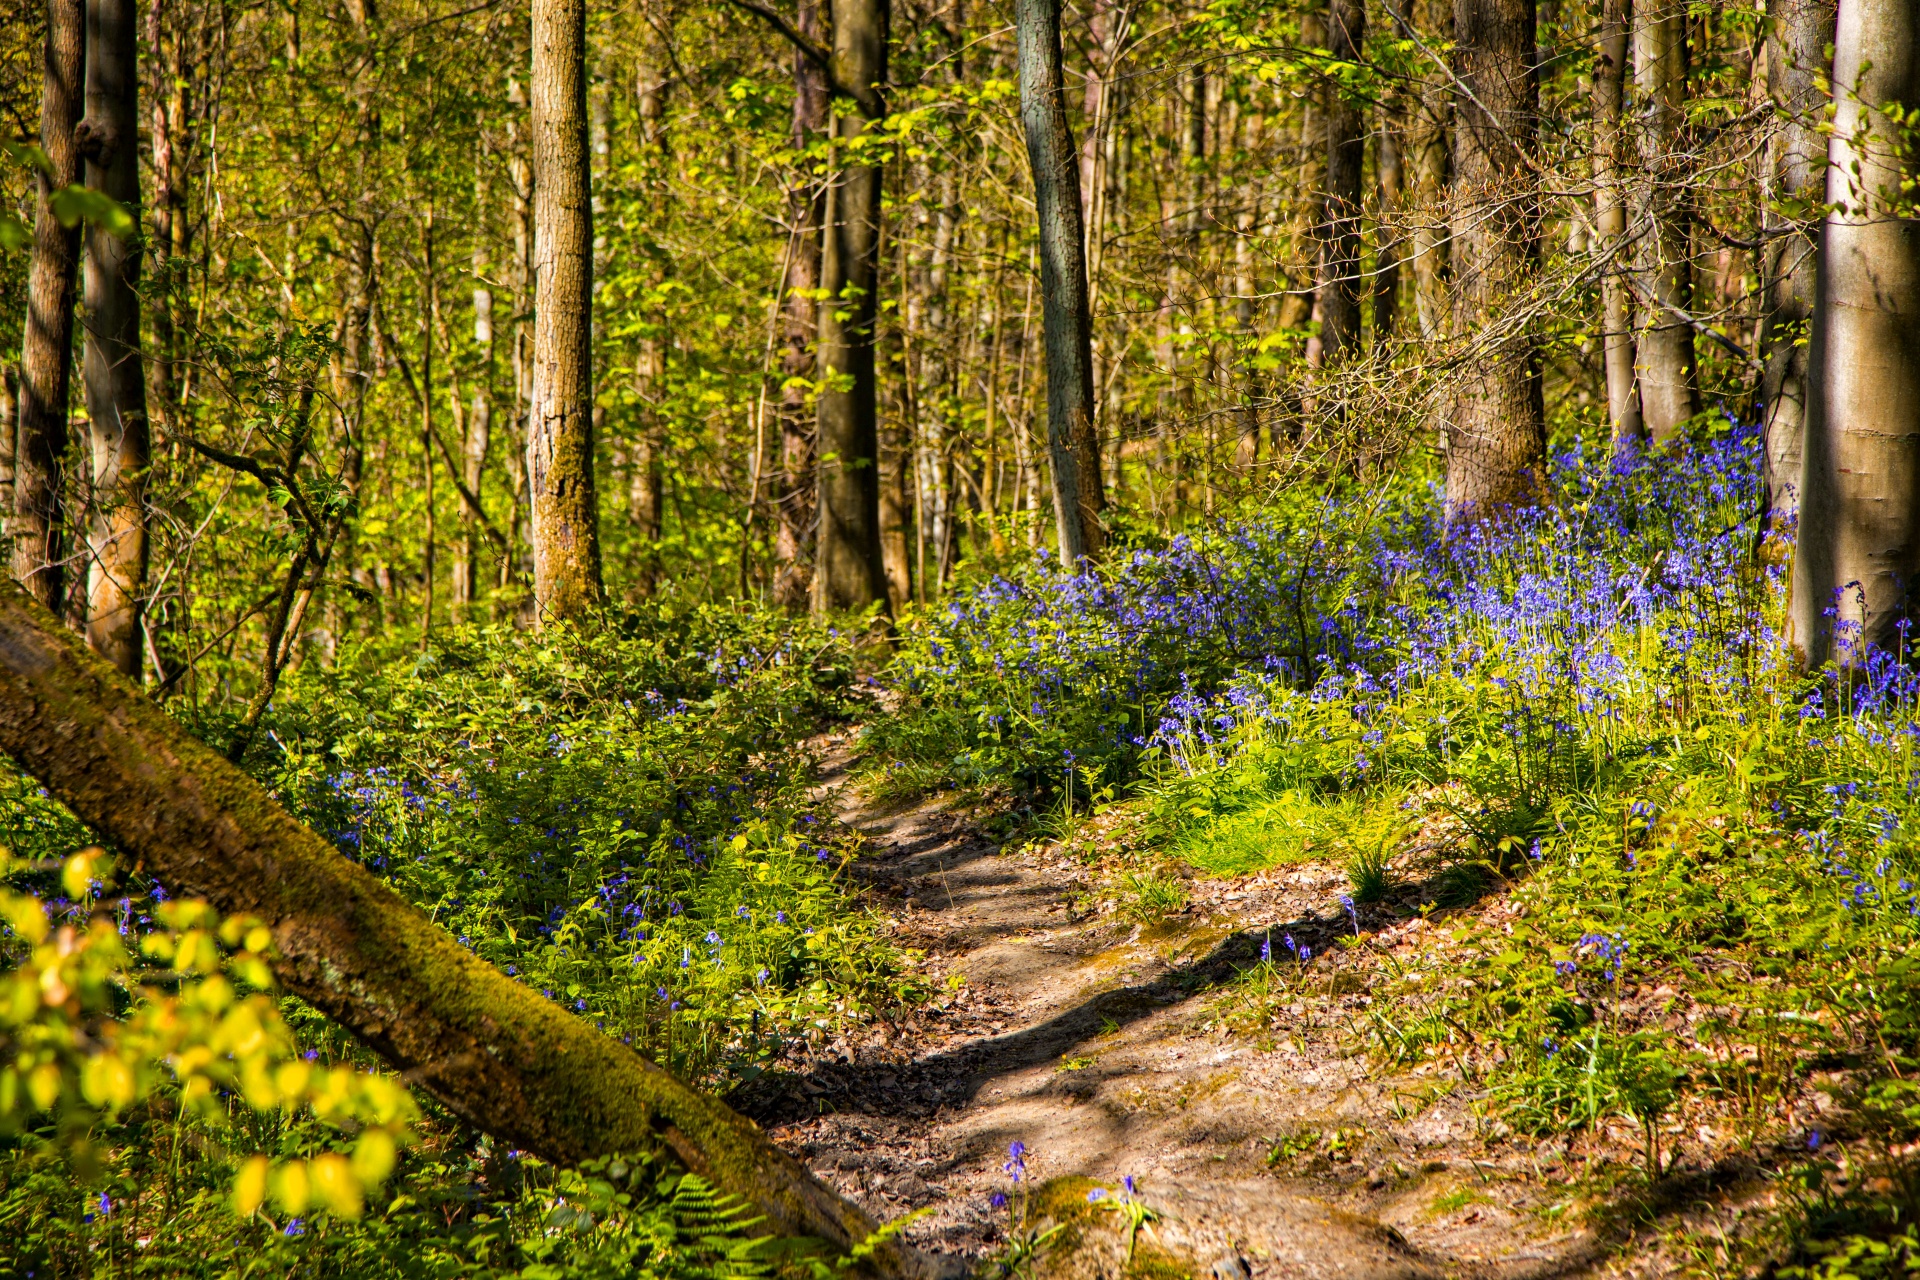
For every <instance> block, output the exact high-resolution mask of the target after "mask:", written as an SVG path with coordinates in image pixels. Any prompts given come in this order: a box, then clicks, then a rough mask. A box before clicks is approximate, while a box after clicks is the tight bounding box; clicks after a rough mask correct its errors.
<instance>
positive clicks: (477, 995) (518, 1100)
mask: <svg viewBox="0 0 1920 1280" xmlns="http://www.w3.org/2000/svg"><path fill="white" fill-rule="evenodd" d="M0 751H5V752H6V753H7V754H8V755H10V756H12V757H13V759H14V760H15V761H16V762H18V764H19V766H20V767H21V768H22V769H24V770H25V771H26V772H28V773H30V774H32V775H33V776H34V777H35V778H37V779H38V780H39V781H40V783H41V784H42V785H43V786H45V787H46V788H47V790H48V792H49V793H51V794H52V795H53V796H54V797H55V798H57V799H58V800H59V801H60V802H61V803H62V804H64V805H66V806H67V808H69V809H70V810H72V811H73V813H74V814H75V816H77V817H78V818H80V819H81V821H83V822H85V823H87V824H88V825H89V826H91V827H92V828H93V829H94V830H95V831H96V832H97V833H98V834H99V835H100V836H102V837H103V838H104V839H105V840H107V841H109V842H111V843H113V844H114V845H117V846H118V847H119V849H120V850H121V851H122V853H123V854H126V855H130V856H132V857H134V858H137V859H139V860H140V861H141V862H142V863H144V864H145V866H146V868H147V870H148V871H149V872H151V873H152V874H153V875H155V876H157V877H158V878H159V879H160V880H161V881H162V882H163V883H164V884H165V885H166V886H167V888H168V889H169V890H171V891H172V892H174V893H175V894H180V895H187V896H192V897H199V898H205V899H206V900H207V901H208V902H209V903H211V904H213V906H215V907H216V908H218V909H219V910H220V911H222V912H224V913H227V914H230V915H248V916H255V917H258V918H259V919H260V920H262V921H264V922H265V923H266V924H267V925H268V926H269V927H270V928H271V929H272V930H273V937H274V942H275V945H276V948H277V950H278V952H279V958H278V959H277V960H276V961H275V962H274V972H275V976H276V977H277V978H278V979H279V981H280V983H281V985H282V986H283V987H284V988H285V989H286V990H287V991H289V992H291V993H293V994H294V995H297V996H299V997H300V998H301V999H303V1000H305V1001H307V1002H308V1003H309V1004H312V1005H313V1006H314V1007H315V1008H317V1009H319V1010H321V1011H322V1012H324V1013H325V1014H326V1015H327V1016H328V1017H330V1018H332V1019H334V1020H335V1021H336V1022H338V1023H339V1024H340V1025H341V1026H342V1027H344V1028H346V1029H347V1030H348V1031H350V1032H351V1033H352V1034H353V1035H354V1036H355V1037H357V1038H358V1039H359V1040H360V1042H361V1043H363V1044H365V1045H366V1046H367V1047H368V1048H370V1049H372V1050H373V1051H374V1052H375V1053H377V1054H379V1055H380V1057H381V1058H382V1059H384V1060H385V1061H386V1062H387V1063H388V1064H389V1065H391V1066H392V1067H393V1068H394V1069H395V1070H396V1071H398V1072H400V1073H401V1075H402V1077H403V1078H404V1079H405V1080H406V1081H407V1082H408V1083H409V1084H410V1085H412V1086H414V1087H416V1088H419V1089H421V1090H424V1091H425V1092H426V1093H428V1094H430V1095H432V1096H433V1097H434V1098H436V1099H438V1100H439V1102H440V1103H441V1104H442V1105H443V1106H445V1107H446V1108H447V1109H448V1110H450V1111H452V1112H453V1113H454V1114H455V1115H458V1116H460V1117H461V1118H462V1119H464V1120H466V1121H467V1122H468V1123H470V1124H472V1125H473V1126H474V1127H475V1128H476V1129H478V1130H480V1131H481V1132H483V1133H486V1134H489V1135H491V1136H492V1137H493V1138H495V1139H496V1140H498V1141H501V1142H504V1143H506V1144H508V1145H510V1146H514V1147H519V1148H522V1149H524V1150H527V1151H530V1152H532V1153H533V1154H535V1155H537V1156H539V1157H540V1158H541V1159H543V1160H548V1161H552V1162H554V1163H556V1164H562V1165H572V1164H577V1163H579V1162H580V1161H583V1160H587V1159H591V1158H593V1157H595V1156H608V1155H617V1154H626V1153H633V1152H638V1151H643V1150H652V1149H657V1148H658V1147H659V1146H662V1145H664V1146H665V1147H666V1148H667V1149H668V1150H669V1151H670V1152H671V1153H672V1154H673V1156H674V1157H675V1158H676V1159H678V1160H679V1161H680V1162H681V1163H683V1164H684V1165H685V1166H686V1167H687V1168H688V1169H690V1170H692V1171H693V1172H695V1173H698V1174H700V1175H701V1176H702V1177H704V1178H706V1179H708V1180H709V1181H711V1182H712V1183H713V1184H715V1185H716V1186H718V1187H720V1188H721V1189H722V1190H724V1191H728V1192H731V1193H732V1194H734V1195H736V1196H738V1197H740V1198H741V1199H742V1200H744V1201H746V1202H747V1203H748V1204H749V1205H751V1206H752V1207H753V1209H754V1211H755V1212H756V1213H759V1214H761V1215H763V1216H764V1218H765V1222H764V1224H763V1226H764V1228H765V1229H766V1230H768V1231H773V1232H778V1233H780V1234H782V1235H786V1236H810V1237H815V1238H817V1239H820V1240H823V1241H825V1242H826V1243H827V1244H828V1245H829V1246H831V1247H833V1248H835V1249H838V1250H842V1251H844V1250H847V1249H849V1248H851V1247H852V1246H853V1245H855V1244H858V1243H860V1242H861V1241H863V1240H865V1239H866V1238H867V1237H868V1236H869V1235H870V1234H871V1233H872V1232H873V1231H874V1229H875V1224H874V1222H873V1220H872V1219H871V1218H870V1217H868V1216H867V1214H866V1213H865V1212H864V1211H862V1210H861V1209H860V1208H859V1206H857V1205H855V1204H853V1203H851V1202H849V1201H848V1200H846V1199H844V1198H843V1197H841V1196H840V1195H838V1194H836V1193H835V1192H834V1191H832V1190H831V1189H830V1188H828V1187H826V1186H825V1185H823V1184H822V1183H821V1182H820V1181H819V1180H817V1179H816V1178H814V1177H813V1176H812V1174H810V1173H809V1172H808V1171H807V1170H806V1169H804V1168H802V1167H801V1166H800V1164H799V1163H798V1162H797V1161H795V1160H794V1159H793V1158H792V1157H791V1156H789V1155H787V1154H786V1153H785V1152H784V1151H781V1150H780V1149H779V1148H778V1147H776V1146H774V1145H773V1143H772V1142H771V1141H769V1140H768V1138H767V1137H766V1135H765V1134H764V1133H763V1132H761V1130H760V1129H759V1127H758V1126H756V1125H755V1124H754V1123H753V1122H752V1121H750V1120H747V1119H746V1118H744V1117H742V1116H740V1115H738V1114H736V1113H735V1112H733V1111H732V1110H731V1109H729V1108H728V1107H726V1106H725V1105H724V1104H722V1103H720V1102H718V1101H716V1100H715V1099H713V1098H709V1097H706V1096H705V1095H703V1094H700V1093H698V1092H696V1091H694V1090H693V1089H690V1088H688V1087H687V1086H686V1085H685V1084H683V1083H681V1082H680V1081H679V1080H677V1079H675V1078H674V1077H673V1076H672V1075H670V1074H669V1073H667V1072H666V1071H663V1070H661V1069H660V1068H659V1067H656V1066H654V1065H653V1064H652V1063H651V1062H648V1061H647V1060H646V1059H645V1058H643V1057H641V1056H640V1055H639V1054H638V1053H636V1052H634V1051H633V1050H632V1049H630V1048H629V1047H627V1046H626V1045H624V1044H621V1043H620V1042H619V1041H617V1040H614V1039H612V1038H610V1037H608V1036H605V1035H603V1034H601V1033H600V1032H599V1031H596V1030H595V1029H594V1028H592V1027H591V1026H588V1025H587V1024H586V1023H585V1022H582V1021H581V1020H579V1019H578V1018H575V1017H574V1016H572V1015H571V1014H569V1013H567V1012H566V1011H564V1010H563V1009H561V1008H560V1007H559V1006H557V1005H555V1004H553V1003H551V1002H550V1001H547V1000H543V999H541V998H540V997H539V996H538V995H536V994H534V993H533V992H532V991H529V990H527V989H526V988H525V987H522V986H521V985H520V984H519V983H517V982H514V981H513V980H511V979H510V978H508V977H506V976H505V975H504V974H502V973H500V972H499V971H498V970H497V969H495V968H493V966H491V965H489V964H487V963H485V962H484V961H482V960H480V959H479V958H478V957H477V956H474V955H473V954H471V953H470V952H468V951H467V950H465V949H464V948H462V947H460V946H459V945H457V944H456V943H455V942H454V941H453V939H452V938H450V937H448V936H447V934H446V933H445V932H444V931H443V930H441V929H440V928H439V927H438V926H436V925H435V924H433V922H432V921H430V920H428V919H427V918H426V917H425V916H423V915H422V914H421V913H420V912H418V911H416V910H415V909H414V908H413V907H412V906H411V905H409V904H408V903H407V902H406V901H405V900H404V899H402V898H401V897H400V895H399V894H397V893H395V892H394V891H393V890H392V889H391V888H389V887H388V886H387V885H386V884H385V883H384V882H382V881H381V880H379V879H378V878H377V877H375V876H374V875H373V874H372V873H370V872H368V871H367V870H366V869H365V868H363V867H361V866H359V865H358V864H356V863H354V862H351V861H349V860H348V859H347V858H345V857H343V856H341V854H340V853H339V852H338V851H336V850H335V849H334V848H333V847H332V846H331V845H329V844H328V843H327V842H326V841H324V840H322V839H320V837H318V836H316V835H314V834H313V833H312V832H311V831H309V830H307V829H306V828H305V827H304V826H302V825H301V824H300V823H299V822H297V821H295V820H294V818H293V817H292V815H290V814H289V813H288V812H287V811H286V810H285V809H284V808H282V807H281V806H280V804H279V803H278V802H277V801H276V800H274V799H273V798H272V797H271V796H269V795H268V794H267V793H266V791H265V790H264V789H263V788H261V787H260V785H259V784H258V783H256V782H254V781H253V780H252V779H251V778H249V777H247V776H246V775H245V774H244V773H242V772H240V770H239V769H237V768H235V767H234V766H233V765H231V764H229V763H228V762H227V761H226V759H225V758H224V757H222V756H221V755H220V754H219V753H218V752H216V751H214V750H213V749H212V748H211V747H209V746H207V745H206V744H205V743H203V742H201V741H200V740H199V739H197V738H195V737H193V736H192V735H191V734H189V733H187V732H186V731H185V730H184V729H182V728H181V727H180V726H179V725H178V724H177V723H175V722H174V720H173V718H172V717H171V716H169V715H168V714H167V713H166V712H165V711H163V710H161V709H160V707H159V706H158V705H157V704H156V703H154V702H153V701H152V700H151V699H149V698H148V697H147V696H146V695H145V694H144V693H142V692H141V691H140V690H139V689H138V688H137V687H136V686H134V685H133V684H131V683H130V682H128V681H127V680H126V679H125V678H124V677H122V676H121V675H120V674H119V673H118V672H116V671H115V670H114V669H113V668H112V667H110V666H108V665H107V664H106V663H105V662H102V661H101V660H100V659H98V658H96V657H95V656H94V655H93V654H91V653H89V652H88V651H87V650H86V649H85V648H84V646H82V645H81V644H80V643H78V641H77V639H76V638H75V637H74V636H72V635H71V634H69V633H68V632H67V631H66V630H65V629H64V628H62V627H61V626H60V625H59V623H58V622H56V621H55V619H54V618H53V616H52V615H51V614H49V613H48V612H47V611H46V610H45V609H43V608H42V607H41V606H40V605H39V604H38V603H37V602H36V601H35V600H34V599H33V598H32V597H31V596H29V595H28V594H27V592H26V591H25V590H24V589H23V588H22V587H21V586H20V585H19V584H18V583H15V582H11V581H8V582H4V583H0ZM870 1265H871V1266H872V1267H873V1269H875V1270H877V1271H878V1272H880V1273H881V1274H883V1275H886V1276H897V1277H924V1276H930V1275H933V1274H935V1273H936V1272H937V1271H940V1270H945V1269H946V1268H943V1267H941V1266H940V1265H939V1263H938V1262H936V1260H934V1259H931V1258H928V1257H926V1256H924V1255H921V1254H918V1253H916V1252H915V1251H913V1250H911V1249H909V1248H907V1247H906V1246H905V1245H904V1244H902V1243H901V1242H900V1241H899V1240H898V1239H897V1238H895V1239H888V1240H885V1241H883V1242H881V1243H880V1245H879V1247H878V1248H877V1249H875V1250H874V1252H873V1254H872V1255H871V1260H870Z"/></svg>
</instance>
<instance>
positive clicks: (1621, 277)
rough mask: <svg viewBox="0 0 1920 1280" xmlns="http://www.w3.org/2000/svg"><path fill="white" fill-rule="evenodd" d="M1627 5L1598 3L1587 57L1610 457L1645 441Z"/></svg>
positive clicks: (1609, 0)
mask: <svg viewBox="0 0 1920 1280" xmlns="http://www.w3.org/2000/svg"><path fill="white" fill-rule="evenodd" d="M1632 23H1633V0H1601V6H1600V40H1599V45H1598V47H1597V48H1596V49H1595V50H1594V58H1593V229H1594V243H1593V252H1594V257H1595V258H1596V259H1597V260H1598V262H1599V268H1600V343H1601V356H1602V360H1603V362H1604V364H1605V367H1606V380H1607V424H1608V426H1609V428H1610V429H1611V431H1612V434H1613V451H1614V453H1616V454H1625V453H1629V452H1631V451H1633V450H1634V449H1637V448H1638V447H1639V445H1640V443H1641V441H1643V440H1644V439H1645V438H1646V426H1645V424H1644V422H1643V421H1642V419H1641V416H1640V384H1639V381H1638V379H1637V378H1636V377H1635V375H1634V369H1633V364H1634V359H1633V348H1634V342H1633V290H1632V288H1631V286H1630V285H1629V283H1628V280H1627V276H1626V263H1625V261H1624V254H1625V252H1626V235H1627V206H1626V199H1625V191H1624V188H1623V185H1622V183H1623V178H1622V163H1621V162H1622V160H1623V158H1624V157H1623V155H1622V148H1623V145H1624V142H1625V137H1626V135H1625V133H1624V132H1623V130H1622V129H1621V127H1620V114H1621V104H1622V103H1623V101H1624V99H1625V86H1626V73H1627V33H1628V31H1629V30H1631V28H1632Z"/></svg>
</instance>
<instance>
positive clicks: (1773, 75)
mask: <svg viewBox="0 0 1920 1280" xmlns="http://www.w3.org/2000/svg"><path fill="white" fill-rule="evenodd" d="M1767 9H1768V12H1767V85H1768V88H1769V89H1771V90H1772V93H1773V102H1774V110H1775V111H1776V112H1777V113H1778V114H1779V117H1780V118H1779V120H1778V122H1777V124H1776V128H1777V132H1776V133H1775V134H1774V136H1773V139H1772V148H1771V154H1770V156H1769V158H1768V159H1769V164H1768V184H1767V185H1768V187H1769V190H1768V192H1767V196H1768V199H1767V205H1766V213H1765V215H1764V217H1765V224H1764V225H1765V226H1766V228H1767V230H1769V231H1771V232H1773V233H1774V235H1775V236H1776V237H1777V238H1775V239H1773V240H1771V241H1769V243H1768V245H1767V248H1766V251H1765V256H1764V258H1763V259H1762V264H1761V270H1762V273H1763V274H1762V283H1763V288H1764V289H1765V291H1766V292H1765V306H1766V311H1765V313H1764V316H1763V321H1762V322H1763V325H1764V329H1763V332H1762V335H1761V351H1762V353H1763V356H1764V359H1765V361H1766V365H1765V368H1764V371H1763V373H1762V375H1761V381H1760V393H1761V412H1762V414H1763V415H1764V418H1763V422H1764V437H1765V441H1766V451H1767V452H1766V462H1767V481H1768V491H1769V497H1768V504H1769V509H1770V511H1771V513H1772V515H1773V517H1774V518H1775V519H1776V520H1786V519H1789V518H1791V517H1792V516H1793V514H1794V512H1795V511H1796V510H1797V509H1798V508H1799V505H1800V456H1801V442H1802V440H1803V438H1804V436H1805V433H1806V420H1807V358H1808V355H1809V347H1808V341H1807V339H1808V326H1809V324H1810V323H1811V321H1812V319H1813V294H1814V276H1815V274H1816V272H1815V256H1816V255H1815V250H1816V247H1817V244H1818V235H1819V217H1818V213H1819V205H1820V203H1821V201H1822V200H1823V199H1824V198H1825V194H1826V160H1827V155H1826V147H1825V145H1824V143H1823V142H1822V141H1821V138H1820V123H1821V121H1820V115H1821V112H1822V111H1823V110H1824V108H1825V107H1826V103H1827V95H1826V92H1825V90H1824V89H1823V87H1822V83H1821V82H1822V81H1823V80H1824V79H1825V78H1826V77H1825V72H1826V67H1825V65H1824V64H1825V62H1826V50H1827V45H1828V44H1830V43H1831V42H1832V40H1833V16H1834V4H1833V0H1772V2H1771V3H1770V4H1769V5H1768V6H1767Z"/></svg>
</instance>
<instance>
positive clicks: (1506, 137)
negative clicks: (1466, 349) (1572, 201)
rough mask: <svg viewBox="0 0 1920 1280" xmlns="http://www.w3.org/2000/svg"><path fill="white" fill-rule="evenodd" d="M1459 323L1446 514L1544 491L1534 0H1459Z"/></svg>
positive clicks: (1490, 510) (1464, 514) (1489, 511)
mask: <svg viewBox="0 0 1920 1280" xmlns="http://www.w3.org/2000/svg"><path fill="white" fill-rule="evenodd" d="M1453 14H1454V68H1455V73H1456V74H1457V75H1458V76H1459V80H1460V86H1461V87H1460V89H1459V90H1458V91H1457V92H1458V96H1457V97H1456V98H1455V100H1454V104H1453V111H1454V117H1453V118H1454V127H1453V170H1454V201H1453V267H1454V282H1453V327H1454V332H1455V333H1458V334H1461V335H1477V337H1476V342H1477V343H1478V346H1477V347H1476V349H1475V350H1474V351H1473V352H1472V353H1471V355H1470V358H1469V364H1468V367H1467V368H1466V369H1465V370H1464V371H1463V373H1462V377H1461V386H1460V392H1459V397H1458V400H1457V401H1456V408H1455V411H1454V419H1453V422H1452V424H1451V426H1450V429H1449V432H1448V447H1447V518H1448V520H1449V521H1450V522H1454V523H1457V522H1460V521H1476V520H1481V519H1485V518H1488V517H1490V516H1494V515H1496V514H1498V512H1499V511H1500V510H1501V509H1502V508H1505V507H1511V506H1514V505H1516V504H1524V503H1530V502H1534V501H1537V500H1539V499H1540V498H1541V497H1543V496H1544V487H1545V479H1544V475H1543V472H1542V463H1543V461H1544V458H1545V454H1546V429H1545V424H1544V417H1545V414H1544V412H1543V410H1542V406H1541V400H1540V356H1539V341H1538V338H1537V335H1536V334H1535V332H1534V329H1533V324H1532V322H1531V321H1530V320H1528V319H1527V318H1526V317H1525V316H1524V315H1521V314H1517V313H1518V312H1519V311H1520V304H1522V303H1524V302H1525V301H1526V299H1527V295H1528V293H1529V292H1530V290H1531V289H1532V288H1533V286H1534V282H1535V278H1536V276H1537V274H1538V271H1539V265H1540V180H1539V176H1538V174H1537V173H1536V172H1535V170H1534V169H1533V168H1532V167H1531V165H1532V161H1533V156H1532V155H1531V151H1532V148H1533V140H1534V129H1535V121H1536V119H1537V117H1538V111H1539V97H1540V95H1539V84H1538V82H1537V81H1536V80H1535V78H1534V69H1533V67H1534V8H1533V0H1454V10H1453Z"/></svg>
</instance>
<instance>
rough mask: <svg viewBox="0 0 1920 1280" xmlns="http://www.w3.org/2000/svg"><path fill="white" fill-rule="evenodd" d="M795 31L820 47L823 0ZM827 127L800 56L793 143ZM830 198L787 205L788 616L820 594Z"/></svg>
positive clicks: (782, 570) (783, 479)
mask: <svg viewBox="0 0 1920 1280" xmlns="http://www.w3.org/2000/svg"><path fill="white" fill-rule="evenodd" d="M794 27H795V30H797V31H798V32H799V33H800V35H802V36H803V37H805V38H806V39H808V40H812V41H816V42H817V41H818V40H819V39H820V32H821V14H820V0H800V5H799V7H798V9H797V10H796V12H795V22H794ZM826 127H827V86H826V82H825V80H824V79H823V78H822V76H821V74H820V68H819V67H818V66H816V65H815V64H814V62H813V60H812V59H811V58H809V57H807V56H806V55H805V54H804V53H801V52H800V51H798V50H795V51H794V54H793V145H794V149H795V150H803V149H804V148H806V147H807V146H808V145H810V144H811V143H812V142H813V140H814V139H815V138H817V137H819V136H820V134H821V132H822V131H823V130H825V129H826ZM824 213H825V208H824V200H823V194H822V192H821V191H820V189H819V188H818V187H817V186H816V185H815V184H814V183H813V182H811V181H796V182H795V183H794V187H793V191H792V192H791V194H790V195H789V196H788V199H787V218H788V222H789V230H788V234H789V235H790V236H792V237H793V244H792V246H791V248H790V249H789V251H788V253H787V282H786V283H787V296H786V303H785V308H784V311H785V315H784V325H785V331H784V334H783V337H784V347H783V349H782V352H781V357H780V372H781V375H782V378H781V386H780V481H779V484H780V488H779V492H778V497H777V499H776V509H777V513H778V518H779V525H778V528H777V530H776V532H775V534H774V543H773V558H774V575H773V599H774V603H775V604H777V605H779V606H780V607H781V608H783V609H785V610H786V611H787V612H788V613H800V612H802V611H804V610H805V609H806V607H807V603H808V601H809V600H810V599H812V596H813V519H814V475H813V433H814V426H815V424H814V414H813V410H812V407H811V404H810V401H811V400H812V398H813V397H812V395H811V393H810V391H809V389H808V384H809V383H810V382H811V380H812V378H813V376H814V349H813V344H814V337H815V334H816V332H817V329H818V325H819V308H820V304H819V302H818V301H817V300H816V299H815V297H814V290H816V289H818V288H819V287H820V231H821V221H822V218H823V215H824Z"/></svg>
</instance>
